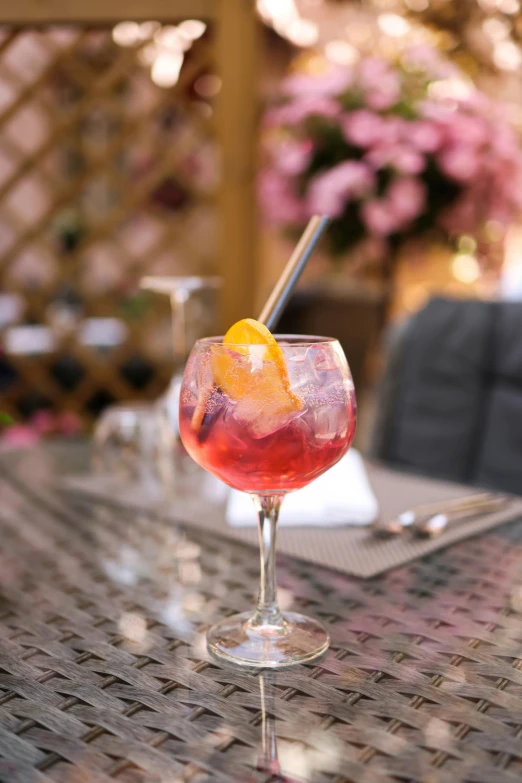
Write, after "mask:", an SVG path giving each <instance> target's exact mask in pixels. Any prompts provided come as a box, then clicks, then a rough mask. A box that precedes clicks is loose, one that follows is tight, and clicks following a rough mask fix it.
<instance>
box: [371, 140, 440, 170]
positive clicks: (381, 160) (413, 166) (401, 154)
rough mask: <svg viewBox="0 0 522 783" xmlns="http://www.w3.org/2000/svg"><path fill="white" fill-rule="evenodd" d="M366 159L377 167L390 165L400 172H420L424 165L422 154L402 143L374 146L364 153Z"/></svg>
mask: <svg viewBox="0 0 522 783" xmlns="http://www.w3.org/2000/svg"><path fill="white" fill-rule="evenodd" d="M366 160H368V161H369V162H370V163H371V164H372V165H373V166H375V168H377V169H382V168H384V167H386V166H390V167H391V168H394V169H396V170H397V171H398V172H400V173H401V174H420V173H421V171H424V168H425V166H426V161H425V159H424V156H423V155H421V154H420V153H419V152H417V150H416V149H412V148H411V147H407V146H406V145H404V144H395V145H391V146H389V147H385V146H377V147H374V149H372V150H370V151H369V152H368V154H367V155H366Z"/></svg>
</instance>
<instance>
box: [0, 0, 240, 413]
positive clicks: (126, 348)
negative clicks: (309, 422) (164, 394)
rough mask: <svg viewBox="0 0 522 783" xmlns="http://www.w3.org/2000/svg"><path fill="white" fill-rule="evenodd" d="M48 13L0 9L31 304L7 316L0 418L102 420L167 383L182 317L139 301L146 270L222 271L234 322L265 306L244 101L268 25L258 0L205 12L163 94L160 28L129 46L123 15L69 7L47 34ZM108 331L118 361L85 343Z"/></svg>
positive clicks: (2, 255)
mask: <svg viewBox="0 0 522 783" xmlns="http://www.w3.org/2000/svg"><path fill="white" fill-rule="evenodd" d="M42 5H45V3H44V4H41V3H37V4H34V3H33V2H32V1H31V0H28V2H25V3H24V2H22V3H20V4H19V5H18V6H17V16H13V14H12V8H11V7H10V4H7V3H2V2H1V1H0V22H1V21H4V20H5V21H8V22H10V23H15V24H10V25H8V26H5V27H3V28H1V30H0V293H3V294H4V297H5V295H6V294H7V296H8V299H7V300H5V301H7V302H8V303H9V305H10V306H13V302H15V303H16V306H15V307H14V315H12V316H11V317H10V318H9V319H7V320H5V321H4V323H2V321H1V312H0V343H2V344H4V352H3V355H2V357H1V358H0V362H1V364H0V410H5V411H7V412H8V413H10V414H11V415H13V416H15V417H16V418H20V417H23V416H26V415H29V414H30V413H31V412H32V411H33V410H34V409H35V408H39V407H50V408H52V409H54V410H71V411H74V412H76V413H78V414H80V415H81V416H82V417H84V418H87V419H90V418H92V417H93V416H95V415H96V414H97V413H98V412H99V410H100V409H101V407H103V405H104V404H106V403H108V402H111V401H113V400H121V399H131V398H134V399H135V398H138V397H146V398H153V397H155V396H157V395H158V394H159V393H160V392H161V390H162V388H164V386H165V384H166V383H167V381H168V377H169V375H170V372H171V370H172V361H171V356H170V340H169V335H170V320H169V311H168V304H167V302H161V301H158V300H157V299H154V297H153V295H146V294H143V293H139V290H138V281H139V279H140V278H141V277H142V276H143V275H144V274H187V273H190V274H198V273H200V274H212V273H214V274H215V273H218V274H221V275H222V276H223V277H224V278H225V283H227V282H228V283H229V285H226V288H225V296H224V307H223V319H224V320H225V321H229V320H230V319H231V318H232V317H236V315H238V316H239V315H242V314H243V313H242V312H240V311H239V308H240V307H244V308H245V309H247V308H248V307H249V305H248V302H249V300H252V299H253V297H254V291H253V286H252V284H251V282H250V281H251V278H252V269H251V268H250V269H247V270H245V269H244V266H245V259H246V249H247V248H248V252H249V254H250V255H251V248H252V247H253V242H252V240H253V208H252V205H253V199H252V191H253V187H252V180H253V177H252V170H253V164H254V161H253V155H252V150H253V148H254V147H253V145H254V133H253V129H254V119H253V118H254V116H255V111H253V109H252V108H251V107H250V108H249V107H245V100H244V97H245V96H244V91H245V89H246V85H250V87H249V89H250V94H251V99H252V102H255V101H254V99H253V94H252V89H251V85H252V83H253V79H252V76H253V73H254V71H253V69H252V67H251V66H250V68H249V66H248V63H253V62H254V59H253V53H252V51H251V49H252V43H253V41H254V37H251V38H250V40H249V37H248V35H245V34H246V32H247V31H248V30H249V31H250V35H251V36H252V30H254V27H255V23H254V22H253V7H252V5H251V4H248V3H246V2H244V0H222V2H221V3H206V4H205V3H204V2H200V3H199V5H198V4H196V5H197V6H198V7H194V6H192V7H194V10H195V11H196V12H197V11H200V12H201V14H202V15H203V6H204V5H205V6H206V8H207V10H208V11H209V13H208V15H207V17H206V22H207V24H208V27H207V31H206V33H205V35H204V36H203V37H202V38H200V39H199V40H197V41H195V42H194V44H193V46H192V47H191V49H190V51H189V52H186V55H185V61H184V64H183V67H182V70H181V73H180V78H179V81H178V83H177V84H176V85H175V87H172V88H169V89H164V88H162V87H159V86H156V85H155V84H154V83H153V80H152V79H151V74H150V49H151V38H152V36H153V34H154V28H153V29H152V32H151V29H150V25H149V30H148V35H144V36H143V39H140V40H139V41H137V42H135V43H134V44H133V45H130V46H121V45H118V44H117V43H115V41H114V40H113V36H112V26H113V24H114V22H116V21H118V20H121V16H119V13H120V12H121V11H122V10H123V9H122V8H120V7H119V6H121V3H118V2H111V1H110V0H108V1H107V3H106V4H105V7H104V8H101V7H97V4H96V3H93V4H91V7H90V8H89V9H88V8H85V9H84V12H83V13H82V12H81V11H80V10H79V8H78V7H76V8H74V9H73V10H72V11H71V9H70V8H69V6H70V5H71V4H69V3H61V2H60V0H54V1H53V2H49V3H48V6H49V11H50V16H51V19H52V18H53V16H54V19H56V22H55V23H52V24H46V25H45V26H41V22H42V21H43V20H42V18H41V17H42ZM131 5H132V4H131ZM152 5H153V6H154V7H150V4H149V8H148V9H147V14H149V13H150V14H151V15H152V14H153V13H154V12H155V11H156V12H157V13H158V17H159V12H160V11H161V7H160V6H164V7H165V10H166V8H167V4H166V3H163V4H162V3H161V2H155V3H153V4H152ZM61 6H63V8H61ZM177 6H179V3H178V4H177V3H176V2H173V3H170V4H168V8H169V14H170V15H169V17H168V20H167V22H165V23H168V21H169V20H172V18H173V17H172V14H174V15H175V19H177V20H179V19H180V18H182V14H183V11H184V10H185V11H186V8H183V7H182V6H183V3H182V4H181V5H180V6H179V8H177ZM184 6H185V7H186V6H187V4H186V3H185V4H184ZM199 6H201V8H200V7H199ZM131 10H132V9H131ZM176 11H178V13H177V14H176ZM140 16H141V18H140ZM148 18H149V19H150V18H151V16H149V17H148ZM152 18H154V17H152ZM71 19H72V20H73V21H74V24H72V23H71ZM136 19H137V21H139V22H142V23H143V20H144V17H143V12H142V11H141V12H140V13H137V14H136ZM79 20H85V21H84V22H83V23H80V21H79ZM159 26H160V23H159V22H158V23H156V31H157V28H158V27H159ZM242 31H243V35H241V32H242ZM238 33H239V37H238V35H237V34H238ZM245 46H246V47H247V49H246V51H247V53H248V56H247V58H246V61H245V62H246V63H247V68H246V71H245V69H243V72H242V73H241V79H240V80H238V79H237V75H236V76H235V77H234V74H239V61H240V60H241V58H242V57H243V55H244V52H245V48H244V47H245ZM249 47H250V48H249ZM209 73H219V74H220V75H221V76H222V79H223V90H222V95H221V96H220V101H221V111H219V108H220V107H219V103H218V106H217V108H218V114H217V123H216V122H215V121H214V108H215V107H214V105H212V104H211V103H209V102H206V101H203V100H201V98H200V96H198V94H197V91H196V90H195V89H194V85H195V83H196V82H197V80H198V78H200V77H201V76H204V75H205V74H209ZM227 74H228V77H227ZM234 79H235V80H236V82H237V83H236V85H234V84H231V83H230V82H231V81H233V80H234ZM238 84H239V89H238ZM249 117H250V122H249V121H245V120H248V118H249ZM216 125H217V130H216ZM220 146H221V150H220V149H219V147H220ZM218 159H220V162H221V166H222V173H221V178H220V177H219V176H218V171H217V169H218ZM238 205H239V210H238ZM233 224H235V225H236V226H237V227H238V228H237V229H236V231H235V233H234V236H233V237H231V232H230V228H231V226H232V225H233ZM224 240H225V241H226V243H227V244H226V245H225V244H224ZM248 260H249V263H251V259H248ZM230 283H232V285H230ZM242 288H243V291H242V290H241V289H242ZM12 295H15V297H16V299H12V298H9V297H10V296H12ZM236 295H237V298H236ZM239 303H241V304H239ZM0 305H1V302H0ZM0 310H1V306H0ZM93 319H94V321H93ZM99 319H112V320H111V321H109V322H107V321H100V320H99ZM20 325H30V326H33V327H34V326H40V327H43V330H42V329H40V330H34V329H33V330H32V332H29V335H31V334H33V333H34V335H35V336H36V338H38V339H40V338H43V344H42V345H41V346H40V347H38V346H37V345H36V344H35V346H34V351H33V352H31V351H26V350H25V349H23V348H22V350H20V339H21V340H22V342H24V338H25V340H27V333H26V334H25V335H24V333H20V331H18V332H17V331H16V330H17V327H19V326H20ZM210 326H211V325H210V324H209V328H210ZM108 327H110V328H111V330H114V329H115V328H116V337H115V344H114V345H113V346H112V347H111V348H110V349H109V348H104V349H103V350H102V349H100V346H99V345H95V343H96V342H97V340H96V339H94V340H92V339H90V338H87V337H86V335H87V334H88V333H89V330H90V334H91V337H92V331H93V328H94V329H95V330H99V329H102V331H103V330H105V331H106V330H107V328H108ZM214 328H216V326H215V327H214ZM13 329H14V331H13ZM38 339H37V340H36V342H38ZM29 340H31V336H29ZM102 342H103V340H102Z"/></svg>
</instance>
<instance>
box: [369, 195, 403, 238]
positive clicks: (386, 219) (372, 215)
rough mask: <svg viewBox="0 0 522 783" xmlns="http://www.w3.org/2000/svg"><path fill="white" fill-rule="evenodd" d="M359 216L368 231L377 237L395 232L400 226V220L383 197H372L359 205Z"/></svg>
mask: <svg viewBox="0 0 522 783" xmlns="http://www.w3.org/2000/svg"><path fill="white" fill-rule="evenodd" d="M361 216H362V219H363V221H364V223H365V224H366V227H367V229H368V231H370V232H371V233H372V234H375V235H376V236H378V237H385V236H388V235H389V234H393V233H395V231H397V230H398V228H399V227H400V221H399V220H397V218H396V217H395V215H394V214H393V212H392V211H391V209H390V206H389V204H388V202H387V201H385V200H384V199H373V201H367V202H366V203H365V204H363V205H362V206H361Z"/></svg>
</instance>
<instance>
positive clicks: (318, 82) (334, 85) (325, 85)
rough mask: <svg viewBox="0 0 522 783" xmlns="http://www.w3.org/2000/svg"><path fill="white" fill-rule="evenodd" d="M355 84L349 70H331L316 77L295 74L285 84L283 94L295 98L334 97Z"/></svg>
mask: <svg viewBox="0 0 522 783" xmlns="http://www.w3.org/2000/svg"><path fill="white" fill-rule="evenodd" d="M352 84H353V75H352V72H351V71H350V70H348V68H331V69H330V70H329V71H327V72H326V73H322V74H319V75H316V76H310V75H308V74H294V75H292V76H289V77H288V78H287V79H285V81H284V82H283V93H284V94H285V95H289V96H291V97H294V98H301V97H312V98H323V97H333V96H337V95H340V94H341V93H343V92H345V91H346V90H347V89H348V88H349V87H351V86H352Z"/></svg>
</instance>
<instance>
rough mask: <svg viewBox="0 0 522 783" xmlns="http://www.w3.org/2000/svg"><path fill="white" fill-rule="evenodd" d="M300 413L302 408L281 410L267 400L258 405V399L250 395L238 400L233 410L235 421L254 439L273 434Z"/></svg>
mask: <svg viewBox="0 0 522 783" xmlns="http://www.w3.org/2000/svg"><path fill="white" fill-rule="evenodd" d="M302 414H303V411H302V410H293V411H290V412H289V411H288V410H286V411H282V410H281V409H280V408H278V406H277V405H270V402H269V401H267V402H266V403H265V404H264V405H263V406H261V407H260V405H259V401H258V400H256V399H253V398H250V397H243V399H241V400H239V402H238V404H237V405H236V407H235V409H234V411H233V416H234V418H235V419H236V421H237V422H239V424H241V426H242V427H246V429H247V430H248V433H249V434H250V435H251V436H252V437H253V438H255V439H256V440H258V439H260V438H266V437H267V436H268V435H273V434H274V432H278V431H279V430H281V429H282V428H283V427H286V425H287V424H290V422H292V421H293V420H294V419H298V418H299V417H300V416H302Z"/></svg>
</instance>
